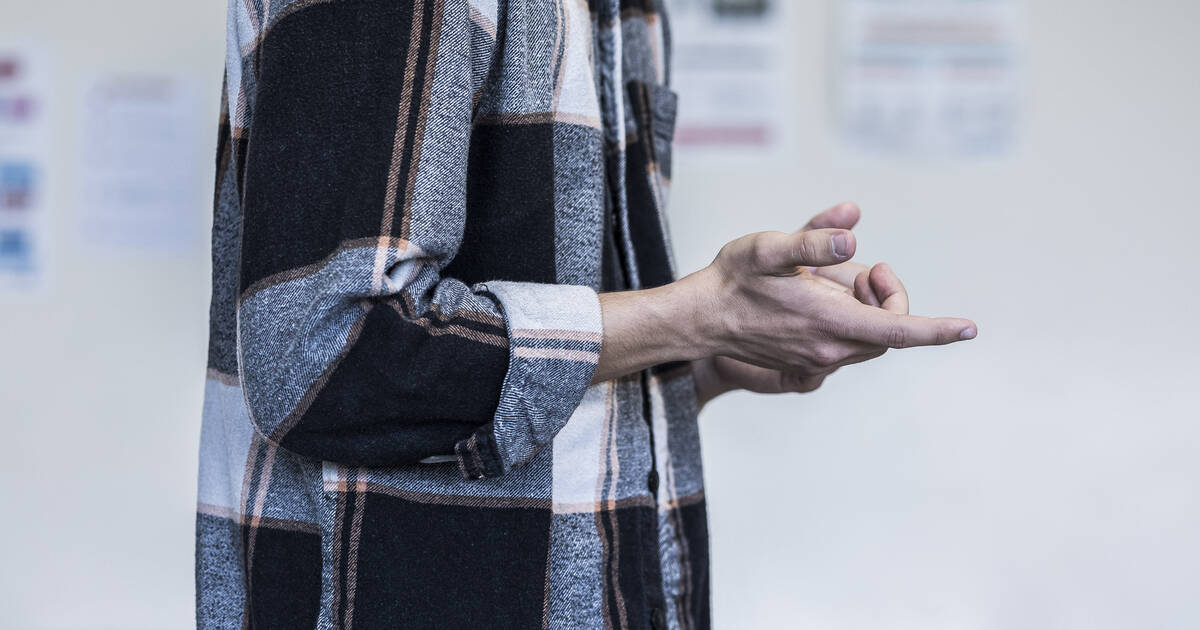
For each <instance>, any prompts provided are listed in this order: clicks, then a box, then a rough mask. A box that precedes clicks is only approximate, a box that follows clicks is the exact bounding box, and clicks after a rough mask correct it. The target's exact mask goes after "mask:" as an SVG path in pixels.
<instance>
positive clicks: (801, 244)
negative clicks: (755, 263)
mask: <svg viewBox="0 0 1200 630" xmlns="http://www.w3.org/2000/svg"><path fill="white" fill-rule="evenodd" d="M763 236H764V238H763V239H761V241H760V242H759V243H758V247H757V249H758V256H757V258H758V260H759V261H760V262H761V264H762V266H763V267H764V268H766V269H767V270H768V271H772V272H790V271H794V270H795V268H796V267H802V266H808V267H825V266H829V265H836V264H838V263H841V262H846V261H847V260H850V258H851V257H853V256H854V250H855V248H856V247H857V246H858V243H857V241H856V240H855V238H854V233H853V232H851V231H850V230H839V229H833V228H826V229H819V230H801V231H799V232H792V233H791V234H783V233H780V232H775V233H769V232H768V233H764V234H763Z"/></svg>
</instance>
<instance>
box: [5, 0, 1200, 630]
mask: <svg viewBox="0 0 1200 630" xmlns="http://www.w3.org/2000/svg"><path fill="white" fill-rule="evenodd" d="M223 5H224V3H220V2H172V3H163V2H150V1H149V0H112V1H110V2H104V3H95V2H80V1H75V2H66V3H33V2H18V1H17V0H0V16H3V17H2V18H0V40H3V39H6V38H10V37H12V36H16V35H32V36H33V37H34V38H36V39H37V40H39V41H42V42H44V43H45V44H46V45H47V47H48V48H49V49H50V50H51V51H52V52H53V53H54V54H55V55H56V64H57V68H58V70H59V73H58V74H56V76H55V86H56V96H57V97H58V98H59V99H60V102H59V103H56V104H55V106H56V113H55V115H56V124H55V130H56V141H55V144H54V150H55V156H56V160H55V163H54V167H55V171H56V176H58V177H60V180H59V183H58V188H57V190H56V194H55V206H56V213H57V214H56V222H57V225H58V243H57V245H58V247H57V254H58V277H57V289H56V292H55V294H54V296H53V297H52V299H51V300H50V301H48V302H45V303H42V304H33V305H25V306H13V305H5V306H4V307H3V310H2V311H0V352H2V353H3V355H2V356H3V360H2V361H0V422H2V426H3V428H4V429H5V430H4V432H3V434H0V435H3V436H4V439H5V442H6V444H7V446H8V449H7V456H6V457H5V458H3V463H0V472H3V474H4V476H5V477H6V478H7V479H9V482H8V483H7V484H4V485H3V486H2V487H0V505H3V506H4V515H5V517H4V518H3V519H0V557H2V558H3V559H4V566H3V568H0V610H3V611H5V612H4V613H3V614H2V615H0V627H12V628H172V627H187V626H188V625H190V620H191V616H192V590H191V589H192V574H191V569H192V526H193V520H192V519H193V516H192V510H193V506H194V500H195V497H194V492H195V490H194V475H195V463H196V462H195V459H196V440H197V437H198V432H199V410H200V395H201V386H202V378H203V371H204V360H205V358H204V357H205V340H206V318H207V305H208V294H207V291H208V263H207V253H206V251H205V245H204V239H205V238H206V230H205V229H204V228H203V225H204V224H205V223H206V222H207V221H208V215H207V205H208V200H206V199H200V200H197V205H196V212H195V218H196V221H197V223H198V225H199V226H200V227H199V228H198V230H197V245H196V248H195V250H194V251H190V252H180V253H178V254H176V255H172V256H164V255H154V254H137V253H123V252H112V251H105V250H98V249H95V248H92V247H90V246H88V245H86V244H84V243H83V242H82V241H81V239H79V238H78V234H77V231H76V229H75V228H74V223H73V217H74V196H75V194H76V191H74V190H73V189H72V187H71V185H70V183H69V182H70V181H71V177H72V174H73V171H74V168H75V165H74V160H73V158H72V156H73V151H74V150H75V148H76V147H77V141H76V140H75V138H76V137H77V134H78V129H77V123H76V120H77V118H78V115H77V114H78V112H77V102H78V83H79V81H80V80H81V79H82V78H83V77H85V76H87V75H89V74H91V73H93V72H95V71H149V72H166V73H176V74H182V75H184V76H191V77H194V78H196V79H197V80H199V81H200V82H201V84H202V86H204V87H205V88H207V92H206V94H207V95H208V97H209V101H208V102H207V103H206V106H207V107H208V108H209V111H211V112H212V123H213V124H212V129H211V133H206V134H205V135H203V136H202V137H198V138H197V139H196V150H197V152H198V153H199V154H201V155H202V159H203V160H204V161H203V164H204V165H205V167H206V168H205V171H204V172H202V173H198V174H197V177H198V178H200V179H202V180H203V181H205V182H206V184H207V183H208V182H209V181H210V178H211V172H210V171H211V168H210V166H209V161H210V158H211V152H212V150H213V145H214V141H215V131H216V130H215V124H216V107H217V99H218V96H219V95H218V89H219V85H220V72H221V64H222V55H223V33H224V15H223V13H224V6H223ZM792 8H793V13H794V16H793V18H794V19H793V20H792V22H793V25H794V29H795V38H794V39H795V58H796V59H797V62H796V68H795V69H796V76H795V85H796V86H797V87H796V90H795V93H796V100H795V119H796V121H797V125H798V137H799V139H800V142H799V143H798V144H797V147H796V149H795V151H794V152H793V153H792V154H790V155H788V156H787V158H786V159H784V160H782V161H779V162H776V163H756V162H753V161H745V162H743V161H737V162H734V163H733V164H732V165H729V164H726V165H724V166H720V167H718V165H715V164H713V163H712V162H711V161H708V160H704V159H699V158H689V156H687V155H681V156H680V158H679V161H678V162H677V164H676V173H675V182H674V184H675V185H674V193H673V201H672V203H673V212H672V227H673V228H674V231H675V244H676V249H677V256H678V259H679V262H680V266H681V268H682V269H683V270H685V271H687V270H692V269H695V268H698V267H700V266H701V265H703V264H705V263H706V262H707V261H708V260H709V259H710V258H711V256H712V254H713V253H714V252H715V251H716V250H717V249H718V248H719V246H720V245H721V244H722V243H724V242H725V241H726V240H728V239H730V238H733V237H735V236H738V235H740V234H742V233H744V232H747V231H753V230H759V229H789V228H793V227H797V226H799V225H800V224H802V223H803V222H804V221H805V220H807V218H808V217H809V216H810V215H811V214H813V213H814V212H816V211H817V210H820V209H822V208H824V207H826V206H828V205H831V204H832V203H834V202H837V201H840V200H843V199H854V200H857V201H859V202H860V203H861V204H862V206H863V208H864V212H865V218H864V220H863V223H862V225H861V227H860V229H859V230H858V234H859V239H860V249H859V252H860V258H862V259H864V260H866V261H876V260H886V261H888V262H890V263H892V265H893V267H894V268H895V269H896V270H897V271H898V273H900V275H901V277H902V278H904V279H905V281H906V283H907V285H908V287H909V290H910V292H911V294H912V297H913V307H914V310H915V311H917V312H920V313H925V314H942V315H964V316H968V317H972V318H974V319H975V320H976V321H977V322H978V323H979V324H980V337H979V339H977V340H976V341H974V342H972V343H970V344H961V345H958V346H954V347H951V348H939V349H931V350H910V351H903V352H893V353H889V355H888V356H886V357H884V358H883V359H881V360H879V361H876V362H874V363H872V364H869V365H863V366H856V367H852V368H846V369H844V370H842V371H841V372H839V373H838V374H836V375H835V376H834V377H832V378H830V379H829V381H827V383H826V385H825V387H824V388H823V389H822V390H820V391H819V392H817V393H815V394H811V395H807V396H802V397H784V398H769V397H759V396H752V395H747V394H735V395H730V396H727V397H725V398H722V399H719V400H718V401H716V402H714V403H713V404H712V405H711V406H710V407H709V408H708V409H707V410H706V411H705V414H704V417H703V420H702V424H703V438H704V440H705V456H706V458H707V479H708V484H709V499H710V515H711V527H712V534H713V543H712V544H713V570H714V589H715V595H714V599H715V616H716V619H715V621H716V626H717V627H718V628H757V627H772V628H775V627H783V628H791V627H806V628H838V629H842V628H853V629H856V628H880V627H884V628H889V629H891V628H922V629H928V628H955V629H961V628H971V629H974V628H997V629H1006V630H1007V629H1012V628H1021V629H1043V628H1045V629H1050V628H1054V629H1058V628H1087V629H1113V630H1117V629H1120V630H1125V629H1128V628H1149V627H1154V628H1195V627H1200V602H1198V601H1197V600H1196V597H1195V585H1196V584H1197V583H1200V542H1197V538H1198V535H1197V534H1196V532H1198V531H1200V492H1197V490H1198V488H1197V481H1196V479H1197V478H1198V477H1200V475H1198V474H1197V473H1200V464H1198V463H1197V458H1196V457H1195V455H1194V453H1193V451H1195V450H1196V445H1198V444H1200V423H1197V422H1196V421H1197V419H1200V418H1198V416H1200V414H1198V413H1197V411H1196V410H1197V409H1198V408H1200V393H1198V391H1200V388H1198V387H1197V386H1196V384H1195V379H1196V376H1197V375H1198V370H1197V368H1196V367H1195V366H1194V364H1193V363H1192V362H1191V361H1192V357H1193V356H1194V355H1195V354H1196V351H1197V350H1200V342H1198V341H1197V335H1196V334H1195V333H1194V332H1193V330H1192V329H1193V326H1192V323H1193V322H1194V320H1195V317H1194V314H1195V313H1196V312H1197V311H1198V310H1200V291H1198V289H1197V284H1198V283H1197V280H1196V279H1195V277H1194V275H1193V272H1191V268H1192V267H1195V266H1196V265H1197V263H1200V254H1198V253H1197V251H1196V248H1195V247H1190V245H1191V244H1192V241H1193V239H1194V235H1195V234H1196V232H1197V228H1200V203H1198V202H1197V200H1196V197H1195V196H1194V194H1193V192H1192V188H1193V187H1194V182H1195V180H1196V179H1197V174H1198V173H1200V168H1198V167H1200V155H1198V153H1200V149H1198V148H1197V147H1198V146H1200V117H1197V116H1196V115H1195V112H1196V111H1200V82H1198V81H1196V71H1195V62H1196V60H1197V59H1200V42H1198V40H1197V39H1196V38H1195V36H1194V33H1195V30H1196V26H1197V24H1198V22H1200V9H1198V8H1197V7H1195V6H1193V5H1190V4H1187V3H1174V2H1167V1H1165V0H1146V1H1144V2H1139V3H1118V2H1104V3H1096V2H1083V1H1082V0H1039V1H1038V2H1029V3H1028V15H1029V22H1030V26H1029V28H1030V38H1029V39H1030V49H1029V61H1030V75H1029V82H1028V90H1027V92H1028V95H1029V98H1028V102H1027V106H1026V114H1027V118H1026V125H1025V129H1024V142H1023V145H1022V148H1021V150H1020V151H1019V152H1018V154H1017V155H1016V156H1015V157H1014V158H1012V159H1009V160H1002V161H991V162H983V163H961V164H955V163H940V164H932V163H924V164H921V163H905V162H894V161H882V160H876V161H868V162H862V161H858V162H850V161H847V160H845V159H843V158H840V157H836V156H837V155H838V151H837V150H836V148H837V147H836V144H835V138H833V137H832V136H831V134H830V132H829V130H828V128H829V124H828V123H829V112H828V108H827V106H826V93H825V92H826V89H827V81H826V76H825V70H826V65H827V64H826V51H827V50H828V44H829V42H828V33H829V30H830V29H829V26H830V16H829V8H830V6H829V3H828V2H801V3H794V4H793V5H792ZM683 106H685V107H686V100H685V101H684V104H683ZM718 175H719V177H718ZM781 449H783V450H782V451H781ZM781 454H782V455H783V456H782V457H781Z"/></svg>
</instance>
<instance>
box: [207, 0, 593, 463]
mask: <svg viewBox="0 0 1200 630" xmlns="http://www.w3.org/2000/svg"><path fill="white" fill-rule="evenodd" d="M250 4H251V3H241V2H232V3H231V5H230V21H231V26H230V33H232V34H234V35H233V39H232V40H231V44H230V45H231V49H232V50H233V51H235V52H231V54H230V55H229V59H230V61H229V62H228V65H227V68H226V73H227V76H228V77H235V78H236V79H237V80H236V81H231V84H230V88H229V89H230V90H233V92H230V94H231V95H232V96H231V97H230V102H231V103H232V105H231V112H230V120H231V121H232V122H231V125H232V126H233V127H234V129H233V131H232V133H231V134H230V135H231V136H232V137H233V138H234V141H232V142H230V143H229V144H230V146H231V147H232V149H231V150H232V151H234V152H235V155H234V157H233V159H234V161H235V164H236V168H237V181H238V194H239V197H240V204H239V205H240V208H241V213H242V216H241V232H242V233H241V239H240V242H241V251H240V253H239V255H238V257H237V258H238V260H239V261H240V282H239V291H240V293H239V297H238V305H237V349H238V363H239V371H240V377H241V381H242V386H243V390H244V392H245V396H246V402H247V405H248V407H249V410H250V414H251V417H252V420H253V422H254V424H255V426H256V428H257V430H258V431H259V432H260V433H261V434H262V435H263V436H264V437H265V438H266V439H268V440H269V441H271V442H273V443H275V444H278V445H279V446H281V447H283V448H287V449H289V450H292V451H294V452H297V453H300V454H302V455H306V456H309V457H313V458H317V459H322V460H328V461H335V462H338V463H342V464H345V465H351V466H395V465H404V464H412V463H416V462H419V461H421V460H423V459H426V458H429V457H431V456H453V457H454V458H455V459H456V461H457V462H458V465H459V468H460V470H461V472H462V474H463V475H464V476H465V477H467V478H470V479H479V478H484V477H494V476H499V475H501V474H504V473H505V472H507V471H508V470H510V469H511V468H512V467H514V466H518V465H520V464H521V463H523V462H525V461H527V460H529V459H530V458H531V457H533V455H534V454H535V453H536V452H537V451H538V449H540V448H541V447H542V446H544V445H545V444H547V443H549V441H550V440H551V439H553V437H554V435H555V434H556V433H557V431H558V430H559V429H560V428H562V426H563V425H564V424H565V423H566V421H567V420H568V418H569V417H570V415H571V414H572V413H573V411H574V409H575V407H576V406H577V405H578V404H579V401H580V400H581V399H582V396H583V393H584V390H586V388H587V387H588V385H589V383H590V381H591V379H592V376H593V372H594V370H595V365H596V362H597V360H598V358H599V352H600V341H601V317H600V306H599V301H598V299H597V296H596V293H595V291H594V290H593V289H591V288H589V287H583V286H568V285H556V284H540V283H526V282H511V281H503V280H497V281H494V282H493V281H488V282H482V283H477V284H475V285H473V286H468V285H467V284H465V283H464V282H462V281H460V280H458V279H455V278H453V277H447V276H445V275H443V274H442V270H443V269H445V268H446V267H447V266H448V265H449V264H450V262H451V261H452V260H453V259H454V257H455V255H456V253H457V252H458V250H459V248H460V246H461V245H462V240H463V232H464V221H465V215H466V189H467V186H466V179H467V175H468V173H467V171H468V145H469V142H470V137H471V126H472V111H473V97H474V94H475V92H476V91H477V86H478V85H480V78H479V76H478V75H479V72H480V68H486V67H487V66H488V65H489V64H488V63H487V62H486V59H485V58H484V57H488V56H490V55H491V54H492V53H491V49H492V46H488V45H486V44H488V42H486V41H483V42H482V44H485V45H481V42H480V36H481V32H480V31H479V29H473V28H472V26H471V23H470V15H469V11H470V9H469V7H468V4H467V2H466V0H437V1H434V0H416V1H410V2H395V1H393V0H387V1H384V0H363V1H357V2H332V3H330V2H316V3H313V2H304V1H297V2H294V3H292V4H291V5H287V6H285V7H283V8H278V7H277V8H276V9H275V13H274V14H273V15H272V16H270V19H266V16H261V15H260V16H258V19H257V20H255V19H251V16H248V15H247V14H246V13H245V11H246V10H247V9H246V7H247V6H250ZM297 7H298V8H297ZM260 22H265V26H263V25H260V24H259V23H260ZM512 246H513V254H512V255H514V256H517V255H520V244H519V243H513V245H512Z"/></svg>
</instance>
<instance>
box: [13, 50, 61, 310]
mask: <svg viewBox="0 0 1200 630" xmlns="http://www.w3.org/2000/svg"><path fill="white" fill-rule="evenodd" d="M48 66H49V63H48V59H47V56H46V54H45V53H44V51H42V50H40V49H38V48H37V47H31V46H25V47H21V46H5V45H3V44H0V294H4V295H5V296H15V295H34V294H39V293H43V292H44V291H45V289H46V287H47V277H48V271H47V265H48V263H49V255H48V253H47V249H48V248H49V247H50V244H51V237H50V236H51V229H52V222H51V221H50V216H49V214H50V210H49V201H48V200H47V198H46V192H47V186H46V171H47V165H48V155H49V148H50V121H49V116H48V112H47V105H48V101H49V83H50V82H49V77H48V73H49V67H48Z"/></svg>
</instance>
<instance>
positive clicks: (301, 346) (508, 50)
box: [196, 0, 709, 630]
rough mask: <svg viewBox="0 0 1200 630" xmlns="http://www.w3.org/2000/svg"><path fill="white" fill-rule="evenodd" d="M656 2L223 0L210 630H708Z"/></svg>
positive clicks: (670, 108)
mask: <svg viewBox="0 0 1200 630" xmlns="http://www.w3.org/2000/svg"><path fill="white" fill-rule="evenodd" d="M668 33H669V31H668V28H667V23H666V19H665V15H664V13H663V11H662V7H661V0H589V1H586V2H585V1H584V0H274V1H272V0H230V5H229V26H228V53H227V57H226V80H225V89H224V99H223V107H222V110H223V115H222V124H221V133H220V138H219V148H218V158H217V182H216V191H215V192H216V202H215V211H214V222H213V299H212V307H211V341H210V349H209V360H208V377H207V381H206V395H205V403H204V419H203V427H202V435H201V447H200V453H201V458H200V459H201V464H200V483H199V499H198V509H197V524H196V587H197V593H196V614H197V624H198V626H200V627H202V628H238V627H262V628H312V627H319V628H344V629H347V630H349V629H350V628H351V627H356V628H379V627H389V628H392V627H395V628H520V629H528V628H541V627H544V628H601V627H603V628H656V629H658V628H705V627H707V626H708V625H709V619H708V615H709V612H708V611H709V591H708V536H707V526H706V517H705V506H704V495H703V487H702V479H701V468H700V448H699V440H698V431H697V425H696V402H695V393H694V390H693V384H692V378H691V374H690V371H689V369H688V366H687V365H686V364H681V365H665V366H659V367H657V368H655V369H652V370H647V371H646V372H643V373H640V374H634V375H631V376H628V377H625V378H621V379H617V380H613V381H610V382H606V383H601V384H597V385H591V384H590V383H591V380H592V376H593V372H594V369H595V365H596V362H597V360H598V357H599V352H600V344H601V317H600V307H599V301H598V298H597V292H598V291H606V290H620V289H629V288H642V287H650V286H655V285H661V284H664V283H667V282H670V281H671V280H672V277H673V273H674V272H673V269H672V266H673V265H672V262H671V260H670V253H669V252H670V248H669V244H668V242H667V230H666V227H665V224H664V218H663V208H664V204H665V201H666V196H667V192H668V188H669V178H670V165H671V159H670V154H671V138H672V132H673V126H674V115H675V96H674V94H673V93H672V92H671V90H670V89H669V88H668V87H667V78H668V74H667V73H668V70H667V68H668V59H669V44H670V39H669V35H668Z"/></svg>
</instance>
